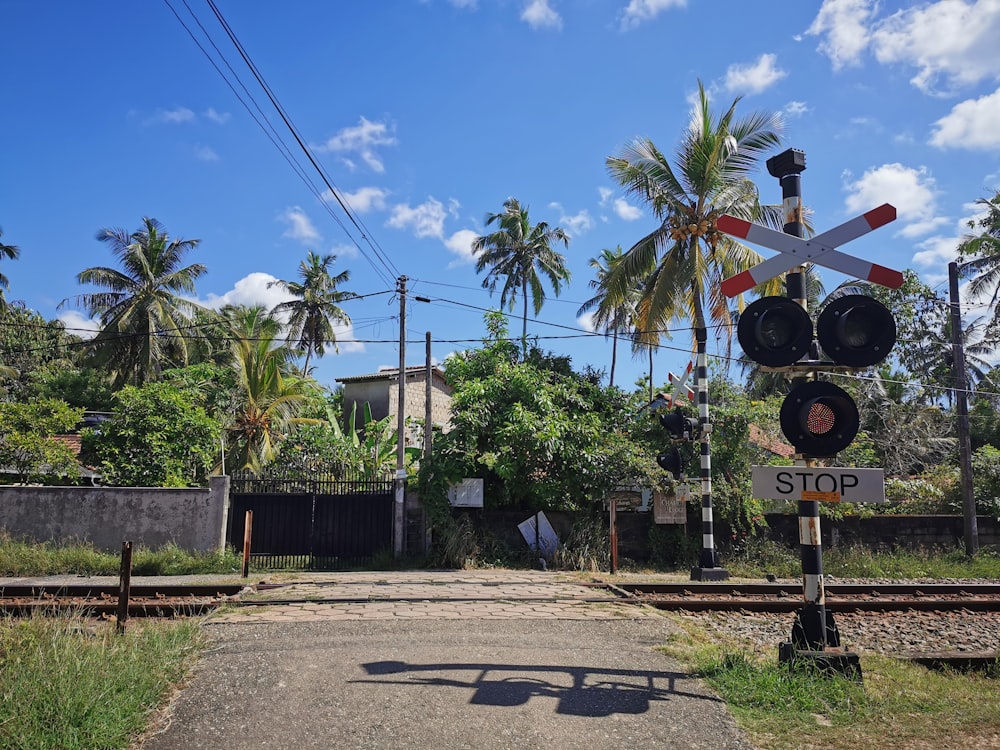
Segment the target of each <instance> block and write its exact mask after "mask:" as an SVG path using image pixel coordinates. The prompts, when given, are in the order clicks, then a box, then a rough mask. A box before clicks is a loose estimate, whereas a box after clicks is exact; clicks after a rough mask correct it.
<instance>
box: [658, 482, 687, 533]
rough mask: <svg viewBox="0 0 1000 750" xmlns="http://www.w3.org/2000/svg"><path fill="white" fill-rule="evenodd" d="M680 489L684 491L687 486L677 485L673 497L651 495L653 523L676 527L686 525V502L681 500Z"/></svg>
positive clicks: (659, 493)
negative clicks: (682, 488)
mask: <svg viewBox="0 0 1000 750" xmlns="http://www.w3.org/2000/svg"><path fill="white" fill-rule="evenodd" d="M681 487H684V488H685V489H686V488H687V485H686V484H685V485H678V486H677V494H676V495H675V496H670V495H665V494H664V493H662V492H654V493H653V523H658V524H675V525H678V526H684V525H685V524H686V523H687V501H686V500H682V499H681V492H680V488H681Z"/></svg>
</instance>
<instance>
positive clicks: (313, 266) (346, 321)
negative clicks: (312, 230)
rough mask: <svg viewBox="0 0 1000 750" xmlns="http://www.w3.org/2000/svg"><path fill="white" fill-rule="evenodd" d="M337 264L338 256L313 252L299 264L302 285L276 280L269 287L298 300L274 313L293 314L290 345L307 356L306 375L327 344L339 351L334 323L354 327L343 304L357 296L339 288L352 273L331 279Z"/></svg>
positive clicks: (290, 325)
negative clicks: (331, 269)
mask: <svg viewBox="0 0 1000 750" xmlns="http://www.w3.org/2000/svg"><path fill="white" fill-rule="evenodd" d="M336 262H337V256H336V255H324V256H323V257H320V256H319V255H317V254H316V253H314V252H313V251H311V250H310V251H309V254H308V256H307V257H306V259H305V260H304V261H302V262H301V263H300V264H299V277H300V278H301V279H302V281H301V282H298V281H272V282H271V283H270V284H268V287H272V286H278V287H279V288H281V289H283V290H284V291H286V292H288V293H289V294H291V295H292V296H294V297H296V298H297V299H295V300H290V301H288V302H282V303H281V304H279V305H277V306H276V307H275V308H274V309H273V310H272V311H271V313H272V314H280V313H288V314H289V318H288V343H289V344H294V345H295V347H296V349H297V350H298V351H304V352H305V353H306V361H305V364H303V366H302V372H303V373H304V374H308V373H309V358H310V357H311V356H312V355H313V354H315V355H317V356H320V357H322V356H323V355H324V354H325V353H326V345H327V344H333V347H334V351H337V334H336V332H335V331H334V330H333V324H332V322H336V323H338V324H340V325H343V326H348V325H350V324H351V318H350V316H349V315H348V314H347V313H346V312H344V310H343V309H342V308H341V307H340V304H341V303H343V302H345V301H346V300H351V299H355V298H356V297H357V295H356V294H355V293H354V292H344V291H340V290H339V289H338V288H337V287H339V286H340V285H341V284H344V283H346V282H347V281H348V280H349V279H350V278H351V274H350V271H342V272H341V273H339V274H337V275H336V276H331V275H330V266H332V265H333V264H334V263H336ZM331 321H332V322H331Z"/></svg>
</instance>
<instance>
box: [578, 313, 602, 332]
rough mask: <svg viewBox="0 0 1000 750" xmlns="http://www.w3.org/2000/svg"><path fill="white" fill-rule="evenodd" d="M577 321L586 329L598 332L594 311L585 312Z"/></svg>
mask: <svg viewBox="0 0 1000 750" xmlns="http://www.w3.org/2000/svg"><path fill="white" fill-rule="evenodd" d="M576 322H577V324H578V325H579V326H580V328H582V329H583V330H585V331H590V332H591V333H596V332H597V326H595V325H594V313H584V314H583V315H581V316H579V317H578V318H577V319H576Z"/></svg>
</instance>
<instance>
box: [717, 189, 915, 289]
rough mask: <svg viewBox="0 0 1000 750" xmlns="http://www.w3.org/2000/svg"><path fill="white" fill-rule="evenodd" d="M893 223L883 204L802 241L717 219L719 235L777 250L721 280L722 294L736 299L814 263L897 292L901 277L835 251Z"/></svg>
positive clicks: (890, 211) (746, 223)
mask: <svg viewBox="0 0 1000 750" xmlns="http://www.w3.org/2000/svg"><path fill="white" fill-rule="evenodd" d="M895 220H896V209H895V207H894V206H892V205H890V204H888V203H884V204H882V205H881V206H879V207H878V208H874V209H872V210H871V211H869V212H868V213H865V214H862V215H861V216H856V217H854V218H853V219H851V220H850V221H846V222H844V223H843V224H841V225H840V226H837V227H834V228H833V229H828V230H827V231H825V232H823V233H822V234H818V235H816V236H815V237H812V238H810V239H802V238H800V237H796V236H794V235H791V234H785V233H783V232H777V231H775V230H773V229H768V228H767V227H764V226H761V225H760V224H753V223H751V222H749V221H745V220H743V219H737V218H736V217H735V216H729V215H728V214H725V215H723V216H720V217H719V219H718V221H717V222H716V227H717V228H718V230H719V231H720V232H724V233H725V234H728V235H731V236H733V237H738V238H739V239H741V240H746V241H747V242H751V243H753V244H754V245H762V246H763V247H767V248H770V249H771V250H777V251H778V255H775V256H774V257H773V258H768V259H767V260H765V261H763V262H762V263H758V264H757V265H756V266H754V267H753V268H751V269H750V270H749V271H743V272H742V273H738V274H736V275H735V276H731V277H730V278H728V279H726V280H725V281H723V282H722V293H723V294H725V295H726V296H727V297H735V296H736V295H737V294H742V293H743V292H746V291H749V290H750V289H753V288H754V287H755V286H757V285H758V284H762V283H764V282H765V281H767V280H768V279H773V278H774V277H775V276H777V275H778V274H781V273H785V272H786V271H790V270H792V269H793V268H795V267H796V266H799V265H802V264H803V263H816V264H817V265H820V266H824V267H826V268H830V269H832V270H834V271H840V272H841V273H845V274H847V275H848V276H851V277H853V278H856V279H866V280H867V281H872V282H874V283H876V284H881V285H882V286H886V287H889V288H890V289H899V287H901V286H902V285H903V274H901V273H900V272H899V271H894V270H892V269H891V268H886V267H885V266H880V265H878V264H877V263H870V262H869V261H867V260H862V259H861V258H855V257H854V256H853V255H848V254H846V253H842V252H840V251H839V250H837V249H836V248H837V247H839V246H841V245H843V244H845V243H847V242H850V241H851V240H856V239H857V238H858V237H861V236H863V235H866V234H868V233H869V232H870V231H872V230H873V229H878V228H879V227H881V226H885V225H886V224H888V223H889V222H891V221H895Z"/></svg>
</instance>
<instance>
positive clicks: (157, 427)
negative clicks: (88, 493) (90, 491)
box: [81, 383, 220, 487]
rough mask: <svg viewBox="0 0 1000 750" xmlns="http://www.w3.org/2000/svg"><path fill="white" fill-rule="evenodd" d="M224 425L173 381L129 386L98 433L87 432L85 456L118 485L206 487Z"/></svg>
mask: <svg viewBox="0 0 1000 750" xmlns="http://www.w3.org/2000/svg"><path fill="white" fill-rule="evenodd" d="M219 437H220V429H219V425H218V423H217V422H215V420H213V419H211V418H210V417H209V416H208V415H207V414H206V413H205V410H204V409H203V408H202V407H201V406H199V405H198V404H197V402H196V399H195V397H194V395H193V394H192V393H190V392H188V391H186V390H184V389H183V388H180V387H178V386H176V385H173V384H170V383H147V384H145V385H143V386H141V387H137V386H125V387H124V388H122V389H121V390H120V391H118V393H116V394H115V405H114V410H113V412H112V416H111V418H110V419H108V420H107V421H105V422H102V423H101V427H100V430H99V431H90V432H85V433H84V437H83V451H82V453H81V456H82V457H83V459H84V461H85V462H86V463H88V464H89V465H92V466H96V467H99V468H100V470H101V476H102V479H103V481H104V483H105V484H108V485H112V486H118V487H190V486H198V485H203V484H205V482H206V481H207V477H208V473H209V471H210V470H211V468H212V466H213V464H214V463H215V457H216V455H217V454H218V451H219V446H220V442H219Z"/></svg>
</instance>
